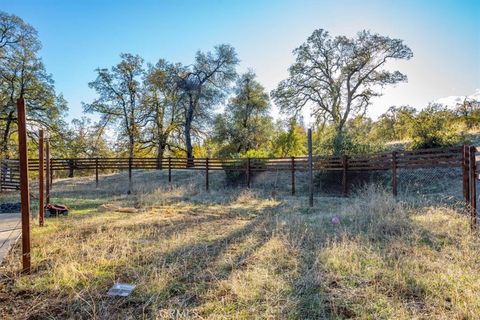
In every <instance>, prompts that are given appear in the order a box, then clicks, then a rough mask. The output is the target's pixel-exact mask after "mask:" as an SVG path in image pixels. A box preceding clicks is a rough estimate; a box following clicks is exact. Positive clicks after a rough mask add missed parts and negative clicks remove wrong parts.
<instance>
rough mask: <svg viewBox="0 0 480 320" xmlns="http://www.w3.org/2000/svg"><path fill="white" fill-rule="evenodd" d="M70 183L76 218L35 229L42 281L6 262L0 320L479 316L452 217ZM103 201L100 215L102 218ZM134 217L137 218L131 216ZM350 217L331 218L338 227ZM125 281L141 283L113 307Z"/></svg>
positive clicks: (118, 179) (385, 205)
mask: <svg viewBox="0 0 480 320" xmlns="http://www.w3.org/2000/svg"><path fill="white" fill-rule="evenodd" d="M176 174H177V175H176V176H175V178H176V180H175V181H177V185H175V186H168V185H165V184H164V183H162V181H165V173H162V172H160V173H158V172H156V173H136V175H135V179H136V181H140V182H141V183H136V185H137V188H136V190H135V192H134V193H133V194H132V195H129V196H127V195H125V192H124V191H125V190H126V187H125V183H124V182H125V176H124V175H111V176H108V177H102V180H101V185H100V189H99V190H95V189H94V188H92V184H93V181H92V180H91V179H81V180H73V181H72V180H63V181H59V182H57V183H56V185H55V197H56V198H55V201H57V202H61V203H62V202H63V203H67V204H70V205H71V206H72V207H73V208H74V210H73V211H72V214H71V215H70V216H69V217H66V218H59V219H49V220H47V226H46V227H44V228H39V227H34V228H33V230H32V239H33V257H32V259H33V266H34V269H33V272H32V275H21V274H19V273H18V270H19V268H20V265H19V262H20V256H19V251H18V249H17V250H15V251H14V252H12V254H11V255H10V256H9V257H8V259H7V260H6V261H5V263H4V264H3V266H2V273H1V278H0V308H1V309H0V310H1V311H0V317H2V318H6V319H9V318H13V319H17V318H18V319H23V318H31V319H43V318H93V319H95V318H96V319H106V318H109V319H117V318H119V319H125V318H140V319H141V318H147V319H151V318H154V319H155V318H157V319H163V318H177V319H183V318H210V319H230V318H237V319H238V318H240V319H319V318H338V319H342V318H358V319H372V318H375V319H411V318H420V319H422V318H423V319H432V318H435V319H443V318H449V319H474V318H476V317H478V314H480V298H479V297H478V292H480V275H479V273H478V265H479V263H480V258H479V256H478V252H479V249H480V244H479V242H478V236H477V235H474V234H471V233H470V232H469V227H468V220H467V219H466V218H465V217H463V216H461V215H459V214H457V213H455V212H453V211H452V210H450V209H447V208H438V207H416V208H413V207H409V206H408V205H407V204H405V203H402V202H401V201H396V200H394V199H392V198H391V197H390V195H388V194H385V193H384V192H382V191H381V190H377V189H375V188H370V189H366V190H365V191H364V193H363V194H361V195H359V196H358V197H354V198H350V199H340V198H318V199H317V200H316V206H315V207H314V208H307V207H305V203H306V199H305V198H304V197H300V196H299V197H291V196H286V195H277V194H272V193H271V192H264V191H262V190H250V191H243V190H239V189H237V190H224V189H223V188H222V185H221V182H220V181H221V179H219V177H215V176H214V177H213V178H212V180H213V182H212V189H213V190H212V191H211V192H209V193H206V192H204V191H202V183H201V182H202V181H203V180H202V179H201V177H200V176H201V174H200V176H199V175H198V174H191V173H186V172H185V173H182V172H179V173H176ZM102 204H108V205H106V206H103V207H102V208H103V210H97V208H98V207H99V206H101V205H102ZM125 208H128V209H125ZM333 217H336V218H338V220H339V223H338V224H334V223H332V218H333ZM116 281H121V282H128V283H134V284H136V285H137V288H136V289H135V291H134V293H133V294H132V295H131V296H130V297H128V298H109V297H107V296H106V292H107V290H108V289H109V287H110V286H111V285H112V284H113V283H114V282H116Z"/></svg>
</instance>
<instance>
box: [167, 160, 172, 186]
mask: <svg viewBox="0 0 480 320" xmlns="http://www.w3.org/2000/svg"><path fill="white" fill-rule="evenodd" d="M168 183H172V157H168Z"/></svg>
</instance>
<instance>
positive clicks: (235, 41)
mask: <svg viewBox="0 0 480 320" xmlns="http://www.w3.org/2000/svg"><path fill="white" fill-rule="evenodd" d="M0 10H2V11H5V12H7V13H10V14H15V15H18V16H19V17H21V18H22V19H23V20H25V21H26V22H28V23H29V24H31V25H32V26H33V27H35V28H36V29H37V30H38V33H39V38H40V40H41V42H42V44H43V48H42V50H41V52H40V55H41V57H42V59H43V61H44V63H45V65H46V68H47V71H48V72H49V73H51V74H52V76H53V79H54V80H55V86H56V90H57V92H59V93H62V94H63V95H64V97H65V98H66V100H67V101H68V105H69V108H70V110H69V115H68V118H69V119H72V118H78V117H81V116H82V115H83V114H82V102H91V101H92V100H93V99H94V98H95V92H93V91H92V90H91V89H89V87H88V82H90V81H93V80H94V79H95V77H96V75H95V69H96V68H97V67H110V66H112V65H114V64H116V63H118V61H119V54H120V53H122V52H128V53H134V54H139V55H141V56H142V57H144V58H145V60H146V61H147V62H151V63H155V62H156V61H157V60H158V59H160V58H165V59H167V60H169V61H172V62H182V63H184V64H190V63H192V62H193V59H194V56H195V52H196V51H197V50H202V51H207V50H211V49H212V48H213V47H214V46H215V45H217V44H221V43H227V44H231V45H233V46H234V47H235V48H236V50H237V53H238V55H239V58H240V60H241V62H240V66H239V68H238V69H239V71H245V70H247V69H249V68H251V69H253V70H254V71H255V72H256V74H257V76H258V80H259V81H260V82H261V83H262V84H263V85H264V86H265V87H266V88H267V90H268V91H270V90H272V89H274V88H275V87H276V85H277V84H278V82H279V81H281V80H283V79H284V78H286V77H287V69H288V67H289V65H290V64H291V63H292V62H293V61H294V56H293V54H292V50H293V49H294V48H296V47H298V46H299V45H301V44H302V43H303V42H304V41H305V40H306V39H307V37H308V36H309V35H310V34H311V33H312V32H313V30H315V29H319V28H322V29H326V30H328V31H329V32H330V33H331V34H332V35H334V36H336V35H346V36H354V35H355V34H356V33H357V32H358V31H360V30H363V29H367V30H371V31H372V32H377V33H380V34H382V35H387V36H390V37H392V38H400V39H403V40H404V42H405V43H406V44H407V45H408V46H409V47H410V48H411V49H412V51H413V54H414V57H413V58H412V59H411V60H409V61H401V62H394V63H391V64H390V65H389V66H388V67H389V68H394V69H398V70H400V71H401V72H403V73H405V74H406V75H407V76H408V83H402V84H398V85H396V86H395V87H389V88H386V89H384V90H383V96H382V97H380V98H376V99H375V100H374V101H373V104H372V106H371V107H370V109H369V115H370V116H372V117H376V116H378V115H379V114H381V113H383V112H384V111H385V110H386V109H387V108H388V107H389V106H392V105H405V104H408V105H411V106H415V107H423V106H425V105H426V104H427V103H428V102H430V101H435V100H437V99H440V98H443V97H446V96H465V95H471V94H472V93H474V92H475V91H476V90H477V89H479V88H480V0H471V1H467V0H465V1H460V0H457V1H448V0H436V1H433V0H423V1H422V0H416V1H411V0H402V1H400V0H389V1H387V0H381V1H373V0H363V1H355V0H342V1H334V0H330V1H320V0H317V1H313V0H312V1H309V0H303V1H302V0H255V1H254V0H250V1H247V0H243V1H241V0H230V1H226V0H224V1H221V0H181V1H174V0H170V1H167V0H163V1H161V0H157V1H141V0H137V1H119V0H117V1H110V0H109V1H107V0H82V1H81V0H77V1H73V0H64V1H60V0H56V1H54V0H45V1H42V0H22V1H18V0H0ZM274 113H275V114H276V111H274ZM307 122H308V118H307Z"/></svg>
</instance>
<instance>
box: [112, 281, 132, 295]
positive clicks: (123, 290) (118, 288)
mask: <svg viewBox="0 0 480 320" xmlns="http://www.w3.org/2000/svg"><path fill="white" fill-rule="evenodd" d="M135 287H136V286H135V285H134V284H128V283H115V284H114V285H113V286H112V287H111V288H110V290H108V293H107V294H108V295H109V296H112V297H128V296H129V295H130V293H132V291H133V289H135Z"/></svg>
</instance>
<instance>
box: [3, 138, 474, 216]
mask: <svg viewBox="0 0 480 320" xmlns="http://www.w3.org/2000/svg"><path fill="white" fill-rule="evenodd" d="M479 152H480V150H479V148H477V147H473V146H463V147H451V148H439V149H425V150H414V151H394V152H383V153H375V154H363V155H352V156H347V155H344V156H312V160H313V161H312V171H315V172H317V173H318V174H319V176H318V177H319V181H320V185H319V186H318V188H317V189H319V190H320V189H321V190H322V192H326V193H332V192H333V193H337V194H343V195H347V194H348V193H349V190H350V189H351V188H352V187H354V185H355V182H358V181H367V180H368V179H370V180H371V179H374V180H375V179H376V181H377V182H378V181H380V182H382V181H383V183H386V184H387V186H388V188H389V189H391V190H392V192H393V194H394V195H397V192H398V191H399V190H400V191H402V190H403V189H405V183H404V181H405V176H408V175H411V177H410V179H411V180H412V181H413V182H414V183H413V187H414V188H416V192H419V191H421V189H420V188H422V187H424V186H425V185H426V184H430V183H431V184H435V183H437V184H438V181H435V179H439V180H443V181H444V180H445V179H447V180H448V179H454V180H455V181H457V182H455V183H458V184H459V185H460V187H461V188H462V189H463V197H462V198H463V201H464V203H466V204H467V207H468V208H470V209H469V211H470V212H471V217H472V220H474V219H476V207H477V203H476V201H477V183H478V173H479V172H478V171H477V161H479V160H480V159H478V158H477V155H478V153H479ZM45 164H46V165H45V166H44V168H46V170H50V171H49V179H52V177H53V173H54V172H59V171H68V173H69V174H68V175H69V177H73V176H74V173H75V172H76V171H82V170H89V171H90V172H95V176H96V182H97V185H98V177H99V172H100V171H105V170H113V171H115V170H128V171H129V181H130V183H131V177H132V174H131V173H132V171H133V170H136V169H147V170H148V169H152V170H154V169H165V170H168V182H171V181H172V171H173V170H199V171H203V172H205V188H206V189H207V190H208V188H209V175H208V173H209V172H210V171H225V172H226V173H228V172H230V173H231V172H240V173H241V175H240V176H239V177H242V179H244V180H245V181H244V183H245V185H246V186H247V187H250V185H251V182H252V177H253V176H254V175H258V174H259V173H268V172H277V173H278V172H285V174H286V175H287V176H289V177H290V178H289V179H290V180H291V181H290V183H291V188H290V189H291V193H292V194H295V190H296V181H295V180H296V179H301V177H300V176H301V175H299V174H297V173H298V172H310V169H309V158H308V157H305V156H301V157H285V158H228V159H220V158H191V159H187V158H174V157H165V158H162V159H157V158H68V159H60V158H52V159H50V160H49V165H47V163H45ZM29 170H30V171H38V170H39V160H38V159H30V160H29ZM432 170H433V171H438V173H437V175H436V176H435V174H432V172H431V171H432ZM442 170H447V171H442ZM456 172H458V173H456ZM310 173H311V172H310ZM310 173H309V174H310ZM322 174H323V175H322ZM19 175H20V173H19V166H18V160H2V161H1V168H0V190H16V189H19ZM428 175H431V177H427V176H428ZM462 176H463V187H462ZM457 179H458V180H457ZM312 183H313V182H312V181H311V180H309V181H308V182H307V184H308V185H311V184H312ZM297 184H299V185H300V184H302V185H304V184H305V183H301V182H300V181H299V183H297ZM398 185H400V187H399V186H398ZM309 190H310V191H309V192H310V195H311V196H312V192H313V191H312V190H313V189H312V188H309ZM407 191H408V192H410V193H411V192H412V189H411V188H410V189H409V190H407ZM460 193H461V192H460ZM472 222H473V221H472ZM474 224H475V223H472V225H474Z"/></svg>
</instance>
